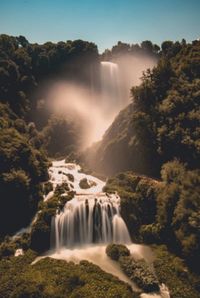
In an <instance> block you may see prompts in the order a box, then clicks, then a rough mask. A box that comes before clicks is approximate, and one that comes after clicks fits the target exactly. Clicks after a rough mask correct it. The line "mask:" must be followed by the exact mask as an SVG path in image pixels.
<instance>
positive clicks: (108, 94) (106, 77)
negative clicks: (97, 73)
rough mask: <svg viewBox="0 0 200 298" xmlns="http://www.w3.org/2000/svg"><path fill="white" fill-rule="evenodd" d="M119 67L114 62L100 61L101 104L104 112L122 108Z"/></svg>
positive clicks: (116, 110) (113, 111)
mask: <svg viewBox="0 0 200 298" xmlns="http://www.w3.org/2000/svg"><path fill="white" fill-rule="evenodd" d="M120 91H121V90H120V76H119V67H118V65H117V64H116V63H113V62H108V61H102V62H101V93H102V106H103V107H104V109H105V113H108V114H109V115H110V113H111V112H112V113H116V112H119V110H120V109H121V108H122V104H123V103H122V98H121V92H120Z"/></svg>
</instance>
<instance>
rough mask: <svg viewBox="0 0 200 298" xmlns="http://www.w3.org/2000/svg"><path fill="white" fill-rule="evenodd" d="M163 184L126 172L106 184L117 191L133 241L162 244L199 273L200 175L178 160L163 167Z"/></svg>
mask: <svg viewBox="0 0 200 298" xmlns="http://www.w3.org/2000/svg"><path fill="white" fill-rule="evenodd" d="M161 175H162V181H156V180H153V179H151V178H147V177H141V176H137V175H136V174H134V173H131V172H127V173H122V174H118V175H117V176H116V177H115V178H111V179H109V180H108V181H107V184H106V186H105V191H108V192H113V191H118V193H119V194H120V196H121V213H122V216H123V217H124V219H125V221H126V223H127V225H128V228H129V231H130V233H131V235H132V237H133V239H134V241H139V242H146V243H165V244H167V245H168V246H169V247H170V249H173V250H174V251H175V252H176V253H177V254H178V255H181V256H182V257H183V258H184V259H185V260H186V261H187V263H188V264H189V265H190V266H191V268H192V269H193V270H197V271H199V266H198V262H199V261H200V259H199V257H200V255H199V250H200V238H199V235H200V234H199V210H200V205H199V203H200V201H199V193H200V180H199V179H200V173H199V171H198V170H193V171H191V170H187V168H186V167H185V166H184V165H183V164H181V163H180V162H178V161H176V160H175V161H173V162H168V163H166V164H165V165H164V166H163V167H162V171H161Z"/></svg>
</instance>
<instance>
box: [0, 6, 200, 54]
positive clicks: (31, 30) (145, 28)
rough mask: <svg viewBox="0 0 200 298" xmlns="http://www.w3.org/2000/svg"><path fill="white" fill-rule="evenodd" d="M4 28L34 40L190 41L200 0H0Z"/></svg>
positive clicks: (196, 33)
mask: <svg viewBox="0 0 200 298" xmlns="http://www.w3.org/2000/svg"><path fill="white" fill-rule="evenodd" d="M0 33H6V34H11V35H14V36H17V35H24V36H25V37H26V38H27V39H28V40H29V41H30V42H37V43H43V42H46V41H53V42H56V41H60V40H63V41H65V40H68V39H72V40H73V39H84V40H88V41H93V42H95V43H96V44H97V45H98V47H99V50H100V51H102V50H104V49H105V48H110V47H112V46H113V45H114V44H116V43H117V41H119V40H121V41H124V42H128V43H136V42H141V41H143V40H147V39H149V40H152V41H153V42H155V43H158V44H160V43H161V42H162V41H164V40H181V39H182V38H185V39H186V40H187V41H191V40H194V39H197V38H199V37H200V0H101V1H97V0H73V1H69V0H54V1H53V0H0Z"/></svg>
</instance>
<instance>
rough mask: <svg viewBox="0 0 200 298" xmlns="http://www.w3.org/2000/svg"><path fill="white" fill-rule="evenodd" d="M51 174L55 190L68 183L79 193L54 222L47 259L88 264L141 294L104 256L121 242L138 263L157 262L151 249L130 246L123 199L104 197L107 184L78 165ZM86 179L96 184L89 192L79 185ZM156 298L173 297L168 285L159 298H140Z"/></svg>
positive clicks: (61, 165)
mask: <svg viewBox="0 0 200 298" xmlns="http://www.w3.org/2000/svg"><path fill="white" fill-rule="evenodd" d="M49 173H50V181H51V182H52V183H53V188H54V190H55V187H56V185H58V184H62V183H63V182H67V183H70V184H71V186H70V187H71V189H73V190H74V191H76V195H75V196H74V198H73V199H72V200H71V201H68V202H67V203H66V205H65V207H64V210H63V211H62V212H61V213H57V214H56V216H55V218H54V219H53V221H52V250H51V251H49V252H48V253H47V254H46V255H48V256H50V257H52V258H55V259H63V260H66V261H73V262H75V263H79V262H80V261H81V260H88V261H90V262H92V263H94V264H96V265H98V266H99V267H100V268H101V269H102V270H104V271H106V272H108V273H111V274H112V275H114V276H117V277H118V278H119V279H121V280H122V281H124V282H127V283H129V284H130V285H131V286H132V288H133V290H135V291H138V290H139V289H138V288H137V286H136V285H135V284H134V283H132V282H131V281H130V280H129V278H128V277H127V276H126V275H125V274H124V273H123V272H122V271H121V270H120V268H119V265H118V264H117V263H116V262H114V261H112V260H111V259H110V258H108V257H107V255H106V252H105V250H106V246H107V243H110V242H119V243H124V244H126V246H127V247H128V248H129V250H130V252H131V255H132V256H133V257H134V258H135V259H141V258H144V259H145V260H146V261H147V262H149V263H152V261H153V259H154V255H153V253H152V251H151V249H150V248H149V247H147V246H144V245H138V244H131V240H130V236H129V233H128V230H127V227H126V224H125V222H124V220H123V219H122V217H121V216H120V197H119V196H118V195H117V194H111V195H107V194H106V193H104V192H103V191H102V189H103V187H104V185H105V182H103V181H101V180H99V179H98V178H95V177H93V176H91V175H86V174H84V173H80V167H79V166H78V165H76V164H72V163H65V161H64V160H62V161H55V162H53V164H52V167H51V168H50V169H49ZM66 174H72V175H73V176H74V182H71V181H69V179H68V177H67V176H66ZM83 178H86V179H87V180H88V181H90V182H95V185H93V186H92V187H91V188H89V189H81V188H80V186H79V182H80V180H81V179H83ZM91 185H92V183H91ZM51 195H52V192H51V194H48V195H47V196H46V197H45V199H44V200H48V199H49V198H50V197H51ZM63 195H65V194H63ZM97 206H98V207H97ZM97 210H98V211H97ZM37 260H38V259H37ZM37 260H36V261H37ZM153 297H154V298H161V297H162V298H170V295H169V291H168V289H167V288H166V287H165V285H161V286H160V294H146V293H142V294H141V298H153Z"/></svg>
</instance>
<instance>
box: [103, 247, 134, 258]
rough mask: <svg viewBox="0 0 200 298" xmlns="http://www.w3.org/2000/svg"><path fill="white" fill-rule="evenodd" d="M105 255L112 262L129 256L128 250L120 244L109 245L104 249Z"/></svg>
mask: <svg viewBox="0 0 200 298" xmlns="http://www.w3.org/2000/svg"><path fill="white" fill-rule="evenodd" d="M106 254H107V255H108V256H109V257H110V258H111V259H112V260H114V261H118V260H119V258H120V257H124V256H130V251H129V249H128V248H127V247H126V246H125V245H122V244H115V243H112V244H109V245H108V246H107V247H106Z"/></svg>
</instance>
